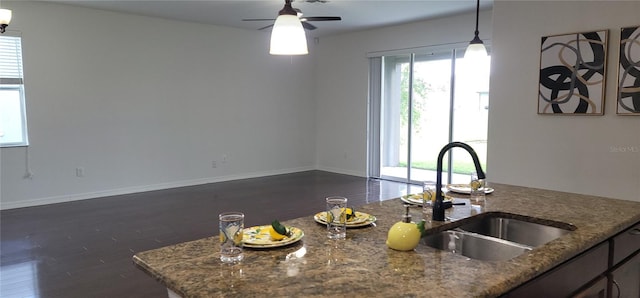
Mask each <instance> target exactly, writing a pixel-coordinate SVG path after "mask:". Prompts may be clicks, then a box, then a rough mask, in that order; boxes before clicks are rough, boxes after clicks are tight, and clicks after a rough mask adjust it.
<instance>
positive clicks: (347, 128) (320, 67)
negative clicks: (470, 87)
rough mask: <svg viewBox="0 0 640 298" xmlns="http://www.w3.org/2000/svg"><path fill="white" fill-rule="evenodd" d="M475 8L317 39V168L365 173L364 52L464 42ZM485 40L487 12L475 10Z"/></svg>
mask: <svg viewBox="0 0 640 298" xmlns="http://www.w3.org/2000/svg"><path fill="white" fill-rule="evenodd" d="M474 27H475V12H474V13H472V14H464V15H459V16H454V17H448V18H442V19H436V20H431V21H424V22H416V23H411V24H405V25H399V26H392V27H384V28H379V29H375V30H368V31H363V32H356V33H351V34H344V35H339V36H332V37H327V38H321V39H320V43H319V45H318V51H317V53H316V76H317V85H316V96H317V98H316V101H317V128H318V138H317V153H318V155H317V158H318V161H317V163H318V165H319V167H320V169H324V170H329V171H333V172H340V173H346V174H353V175H360V176H366V175H367V168H366V167H367V113H368V110H367V104H368V103H367V101H368V98H367V96H368V80H369V60H368V58H367V53H370V52H379V51H389V50H398V49H407V48H415V47H424V46H435V45H442V44H451V43H459V42H464V43H466V42H469V41H470V40H471V39H472V38H473V31H474ZM479 31H480V37H481V38H482V39H483V40H485V41H489V40H490V39H491V12H490V11H481V12H480V28H479Z"/></svg>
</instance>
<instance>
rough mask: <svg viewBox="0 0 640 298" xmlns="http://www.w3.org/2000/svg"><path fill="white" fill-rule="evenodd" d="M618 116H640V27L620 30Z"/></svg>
mask: <svg viewBox="0 0 640 298" xmlns="http://www.w3.org/2000/svg"><path fill="white" fill-rule="evenodd" d="M617 98H618V101H617V102H618V104H617V110H616V113H617V114H618V115H640V26H635V27H627V28H622V29H620V53H619V60H618V95H617Z"/></svg>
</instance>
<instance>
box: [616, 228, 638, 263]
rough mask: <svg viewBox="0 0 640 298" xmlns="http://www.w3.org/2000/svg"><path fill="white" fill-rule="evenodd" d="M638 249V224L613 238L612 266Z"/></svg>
mask: <svg viewBox="0 0 640 298" xmlns="http://www.w3.org/2000/svg"><path fill="white" fill-rule="evenodd" d="M639 249H640V223H638V224H636V225H635V226H633V227H631V228H629V229H627V230H625V231H624V232H622V233H620V234H618V235H616V236H615V237H613V264H611V265H612V266H613V265H615V264H618V263H619V262H620V261H622V260H623V259H624V258H626V257H628V256H630V255H631V254H632V253H634V252H635V251H637V250H639Z"/></svg>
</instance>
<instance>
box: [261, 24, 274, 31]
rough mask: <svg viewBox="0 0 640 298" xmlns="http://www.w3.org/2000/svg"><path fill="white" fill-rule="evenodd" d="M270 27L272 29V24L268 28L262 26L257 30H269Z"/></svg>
mask: <svg viewBox="0 0 640 298" xmlns="http://www.w3.org/2000/svg"><path fill="white" fill-rule="evenodd" d="M271 27H273V24H271V25H269V26H264V27H262V28H258V30H264V29H267V28H271Z"/></svg>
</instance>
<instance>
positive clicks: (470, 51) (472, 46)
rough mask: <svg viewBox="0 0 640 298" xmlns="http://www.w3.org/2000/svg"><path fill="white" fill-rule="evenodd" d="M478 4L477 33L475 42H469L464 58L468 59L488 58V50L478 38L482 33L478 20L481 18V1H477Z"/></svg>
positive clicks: (474, 38)
mask: <svg viewBox="0 0 640 298" xmlns="http://www.w3.org/2000/svg"><path fill="white" fill-rule="evenodd" d="M477 1H478V2H477V3H478V4H477V5H476V31H475V36H474V37H473V40H471V42H469V46H468V47H467V50H466V51H465V52H464V58H465V59H467V58H469V59H477V58H481V57H486V56H487V49H486V48H485V47H484V43H483V42H482V40H481V39H480V37H479V36H478V34H480V32H479V31H478V19H479V17H480V0H477Z"/></svg>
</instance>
